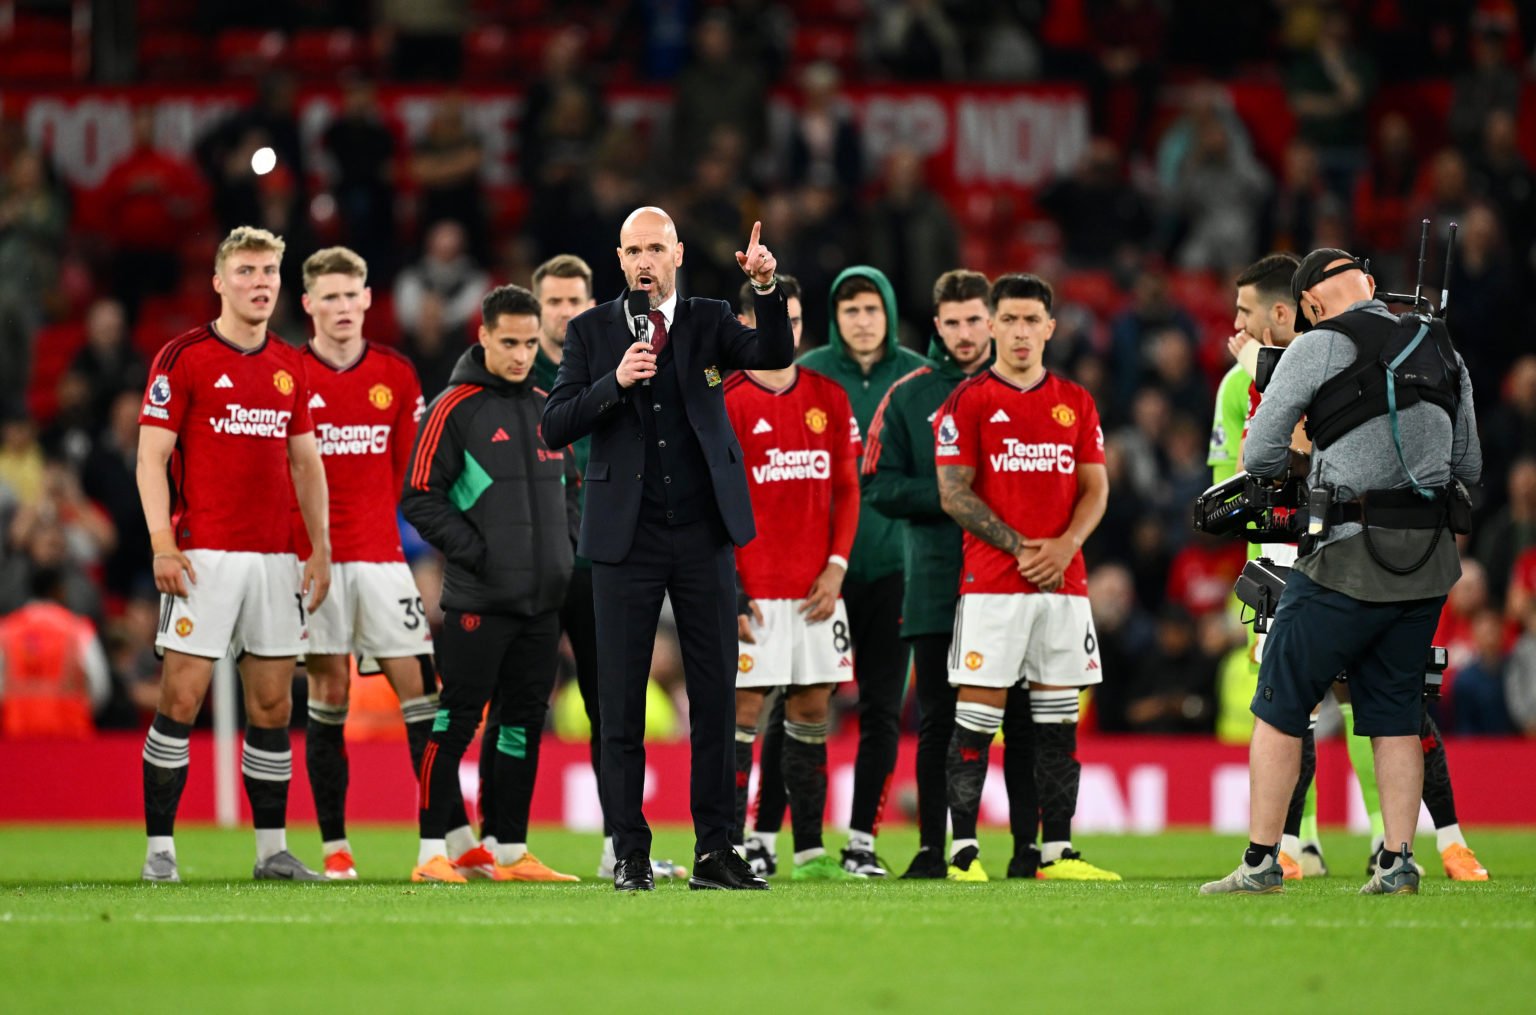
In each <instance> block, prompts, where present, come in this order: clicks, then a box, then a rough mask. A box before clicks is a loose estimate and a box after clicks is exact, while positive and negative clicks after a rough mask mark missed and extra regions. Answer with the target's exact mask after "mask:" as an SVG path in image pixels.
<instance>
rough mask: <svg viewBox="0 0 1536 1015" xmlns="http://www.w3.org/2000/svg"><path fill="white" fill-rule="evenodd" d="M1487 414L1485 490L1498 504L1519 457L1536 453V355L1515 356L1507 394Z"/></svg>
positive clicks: (1506, 383) (1489, 499)
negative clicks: (1516, 357) (1505, 483)
mask: <svg viewBox="0 0 1536 1015" xmlns="http://www.w3.org/2000/svg"><path fill="white" fill-rule="evenodd" d="M1480 415H1483V454H1484V456H1485V457H1484V465H1483V492H1484V494H1485V498H1486V501H1487V503H1488V504H1489V505H1490V506H1492V507H1494V508H1497V507H1498V506H1500V505H1502V504H1503V503H1504V500H1505V496H1506V493H1505V488H1504V480H1505V478H1506V477H1507V476H1508V475H1509V471H1510V466H1511V465H1513V464H1514V462H1515V460H1516V459H1519V458H1522V457H1525V458H1531V457H1536V355H1532V354H1530V353H1527V354H1526V355H1524V356H1521V357H1520V358H1519V359H1517V360H1515V362H1514V364H1513V365H1511V366H1510V368H1509V374H1508V375H1507V376H1506V377H1505V378H1504V390H1503V398H1502V399H1500V401H1499V402H1498V404H1497V405H1495V406H1494V407H1493V409H1492V411H1491V412H1487V413H1486V414H1485V415H1484V414H1482V413H1480Z"/></svg>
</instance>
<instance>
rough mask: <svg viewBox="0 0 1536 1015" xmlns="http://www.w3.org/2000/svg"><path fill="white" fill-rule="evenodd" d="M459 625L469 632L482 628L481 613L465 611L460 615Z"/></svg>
mask: <svg viewBox="0 0 1536 1015" xmlns="http://www.w3.org/2000/svg"><path fill="white" fill-rule="evenodd" d="M459 626H460V627H462V628H463V629H464V630H466V631H469V632H474V631H477V630H479V629H480V614H478V613H464V614H460V615H459Z"/></svg>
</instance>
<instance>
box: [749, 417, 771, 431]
mask: <svg viewBox="0 0 1536 1015" xmlns="http://www.w3.org/2000/svg"><path fill="white" fill-rule="evenodd" d="M752 432H753V433H772V432H773V427H772V426H771V425H770V424H769V422H768V421H767V420H766V419H762V418H761V417H759V418H758V421H757V426H754V427H753V428H752Z"/></svg>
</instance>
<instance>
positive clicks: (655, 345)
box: [651, 310, 667, 356]
mask: <svg viewBox="0 0 1536 1015" xmlns="http://www.w3.org/2000/svg"><path fill="white" fill-rule="evenodd" d="M666 347H667V319H666V318H665V317H663V316H661V311H660V310H652V311H651V351H652V352H654V353H655V354H656V355H658V356H660V355H661V350H663V349H665V348H666Z"/></svg>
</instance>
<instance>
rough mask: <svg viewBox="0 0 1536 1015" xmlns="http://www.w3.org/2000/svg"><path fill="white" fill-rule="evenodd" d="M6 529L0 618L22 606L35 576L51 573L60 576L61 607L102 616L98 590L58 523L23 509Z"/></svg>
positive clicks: (0, 562)
mask: <svg viewBox="0 0 1536 1015" xmlns="http://www.w3.org/2000/svg"><path fill="white" fill-rule="evenodd" d="M108 524H110V523H108ZM9 529H10V531H9V533H8V535H7V539H8V544H9V547H10V549H9V550H8V552H7V553H6V555H5V557H4V558H0V614H5V613H7V612H9V611H11V610H14V609H17V608H19V607H21V606H23V605H25V603H26V601H27V596H28V594H29V590H30V589H31V587H32V582H33V579H34V578H35V576H36V575H37V573H38V572H40V571H50V570H51V571H56V572H58V573H59V574H60V575H61V576H62V580H63V582H64V593H63V600H62V601H63V603H64V605H65V606H67V607H69V609H70V610H72V611H73V612H75V613H78V614H81V615H82V616H86V617H93V618H96V617H100V616H101V615H102V597H101V589H100V588H98V587H97V585H96V583H95V581H94V580H93V579H92V577H91V575H90V573H89V572H88V571H87V570H86V564H87V563H88V562H87V561H83V560H81V559H80V558H78V557H77V556H76V555H74V554H72V553H71V538H70V533H69V532H68V531H67V530H66V528H65V526H64V524H63V523H62V522H61V521H60V520H59V519H57V518H55V517H49V516H48V515H47V514H46V513H42V512H38V511H35V510H33V509H29V508H27V507H25V506H24V507H21V508H18V509H17V511H16V514H15V516H14V517H13V519H12V521H11V524H10V526H9ZM86 538H87V539H88V538H89V536H88V535H87V537H86ZM87 549H89V546H87Z"/></svg>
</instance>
